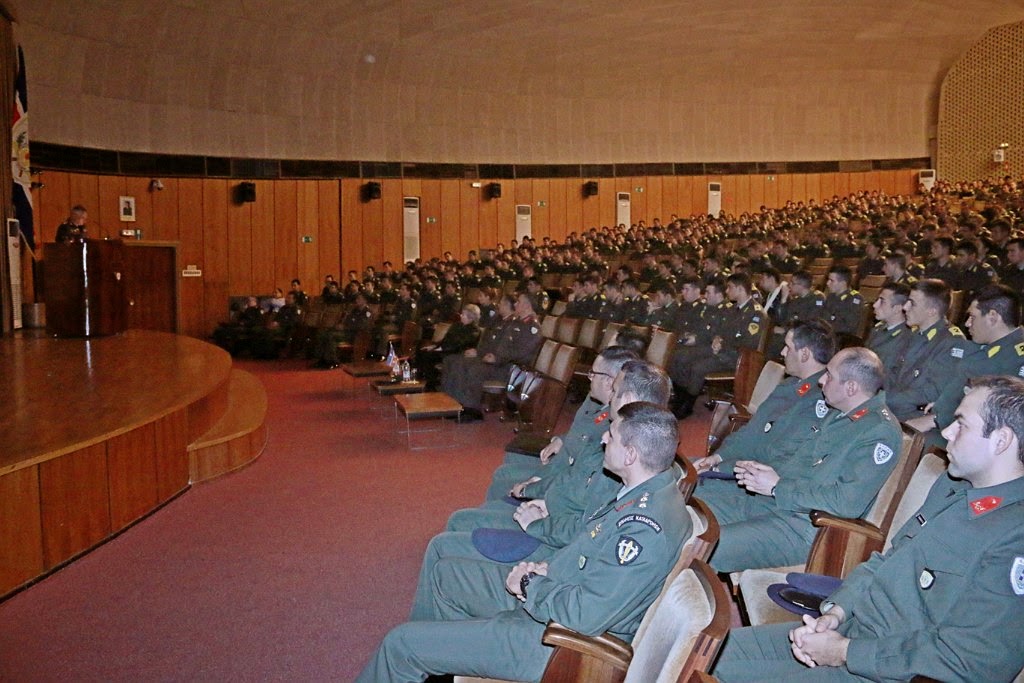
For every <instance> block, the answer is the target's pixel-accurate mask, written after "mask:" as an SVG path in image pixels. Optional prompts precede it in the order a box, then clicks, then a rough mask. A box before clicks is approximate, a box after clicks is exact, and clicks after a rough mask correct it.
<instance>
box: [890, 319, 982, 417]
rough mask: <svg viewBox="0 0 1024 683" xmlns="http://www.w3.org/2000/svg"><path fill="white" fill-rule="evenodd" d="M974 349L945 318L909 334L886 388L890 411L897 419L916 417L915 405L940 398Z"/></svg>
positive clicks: (918, 413)
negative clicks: (950, 379)
mask: <svg viewBox="0 0 1024 683" xmlns="http://www.w3.org/2000/svg"><path fill="white" fill-rule="evenodd" d="M976 348H977V345H976V344H975V343H974V342H972V341H968V340H967V339H966V338H964V334H963V332H961V331H960V330H959V328H957V327H955V326H953V325H950V324H948V323H947V322H946V320H945V318H943V319H941V320H939V322H937V323H935V324H934V325H932V326H931V327H929V328H928V329H924V330H918V331H917V332H916V333H914V334H911V335H909V337H908V338H907V340H906V341H905V342H904V346H903V353H902V355H901V356H900V358H899V360H898V361H897V371H896V373H895V374H894V376H893V378H892V381H891V382H890V383H889V384H887V385H886V387H885V388H886V395H887V396H888V399H887V403H888V405H889V408H890V409H891V410H892V412H893V414H894V415H895V416H896V417H898V418H899V419H900V420H909V419H910V418H913V417H919V416H920V415H921V412H920V411H919V410H918V407H919V406H923V405H925V404H927V403H931V402H932V401H934V400H935V399H937V398H938V397H939V394H941V393H942V390H943V389H944V388H945V387H946V385H947V384H948V383H949V378H950V376H951V375H953V374H954V373H955V372H956V368H957V367H958V366H959V365H960V363H961V362H962V361H963V359H964V357H965V356H968V355H970V354H972V353H973V352H974V350H975V349H976ZM960 398H963V397H962V396H961V397H960ZM957 402H958V403H959V398H958V399H957Z"/></svg>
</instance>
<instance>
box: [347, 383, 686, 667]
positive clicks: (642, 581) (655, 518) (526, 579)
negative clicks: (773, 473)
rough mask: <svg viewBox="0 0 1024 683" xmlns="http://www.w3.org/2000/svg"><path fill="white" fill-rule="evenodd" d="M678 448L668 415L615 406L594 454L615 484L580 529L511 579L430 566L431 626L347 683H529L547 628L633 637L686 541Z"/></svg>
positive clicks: (405, 631)
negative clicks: (449, 681)
mask: <svg viewBox="0 0 1024 683" xmlns="http://www.w3.org/2000/svg"><path fill="white" fill-rule="evenodd" d="M677 443H678V425H677V422H676V420H675V418H674V417H673V416H672V415H671V414H670V413H668V412H667V411H665V410H663V409H661V408H658V407H656V406H652V405H649V404H645V403H633V404H630V405H628V406H625V407H624V408H623V410H622V414H621V415H620V416H619V417H618V418H617V419H616V420H614V421H613V423H612V426H611V431H610V439H609V441H608V444H607V446H606V448H605V456H604V464H605V467H606V468H607V469H608V470H609V471H611V472H613V473H614V474H615V475H616V476H618V477H619V478H620V479H621V480H622V482H623V485H622V487H621V490H620V491H619V493H618V494H617V495H616V496H615V497H614V498H613V499H611V500H610V501H609V502H608V503H607V504H606V505H604V506H602V507H601V508H600V509H598V510H597V511H596V512H594V513H593V515H591V517H590V519H589V520H588V521H587V524H586V527H585V529H584V531H583V532H582V533H580V534H578V535H577V537H576V538H575V539H574V540H573V541H572V543H570V544H569V545H567V546H566V547H565V548H562V549H561V550H559V551H558V552H557V553H555V554H554V555H553V556H552V557H551V559H550V560H549V561H548V562H542V563H532V562H523V563H520V564H519V565H517V566H516V567H514V568H512V570H511V571H508V568H507V567H503V566H501V565H498V564H495V563H493V562H480V563H467V562H465V561H464V560H463V561H458V562H452V563H450V566H451V567H452V568H453V570H451V571H449V569H448V567H449V563H447V562H442V563H440V564H439V565H438V567H437V569H436V571H435V574H434V576H433V585H434V586H435V588H436V590H435V592H434V595H435V600H434V604H433V605H432V609H433V610H434V614H435V616H436V618H437V620H435V621H422V622H410V623H408V624H403V625H402V626H399V627H397V628H396V629H394V630H392V631H391V633H389V634H388V635H387V636H386V637H385V639H384V642H383V643H382V644H381V646H380V648H379V649H378V650H377V652H376V654H375V655H374V657H373V659H372V660H371V662H370V663H369V664H368V666H367V668H366V669H365V670H364V671H363V672H362V674H360V676H359V677H358V678H357V679H356V680H357V682H359V683H374V682H379V681H422V680H424V679H425V678H426V677H427V676H428V675H430V674H445V673H454V674H464V675H473V676H484V677H495V678H503V679H511V680H520V681H535V680H539V679H540V676H541V674H542V673H543V671H544V667H545V666H546V664H547V660H548V658H549V657H550V656H551V652H552V650H551V649H550V648H549V647H547V646H545V645H543V644H542V643H541V636H542V634H543V632H544V629H545V627H546V624H547V622H548V621H556V622H558V623H560V624H562V625H564V626H567V627H568V628H571V629H574V630H577V631H580V632H581V633H588V634H596V633H602V632H605V631H609V632H611V633H612V634H614V635H615V636H617V637H619V638H622V639H624V640H626V641H627V642H628V641H630V640H632V638H633V635H634V634H635V633H636V629H637V627H638V626H639V625H640V621H641V619H643V615H644V613H645V612H646V611H647V608H648V607H649V606H650V605H651V603H652V602H653V601H654V599H655V598H656V597H657V595H658V593H659V592H660V590H661V588H662V585H663V583H664V581H665V577H666V576H667V575H668V573H669V571H670V570H671V569H672V567H673V565H674V564H675V562H676V560H677V559H678V558H679V552H680V550H681V549H682V546H683V544H684V543H685V541H686V540H687V539H688V538H689V537H690V535H691V533H692V526H691V524H690V521H689V516H688V514H687V512H686V507H685V501H684V500H683V497H682V494H681V493H680V492H679V489H678V487H677V486H676V481H675V478H674V477H673V473H672V463H673V461H674V458H675V450H676V445H677ZM466 585H471V586H473V590H472V591H466V590H465V586H466Z"/></svg>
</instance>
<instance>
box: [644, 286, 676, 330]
mask: <svg viewBox="0 0 1024 683" xmlns="http://www.w3.org/2000/svg"><path fill="white" fill-rule="evenodd" d="M647 298H648V299H649V301H650V310H648V311H647V317H646V318H645V319H644V325H649V326H650V327H660V328H661V329H663V330H673V329H675V327H676V321H677V319H678V318H679V304H678V303H676V288H675V286H674V285H672V284H671V283H668V282H665V283H662V284H660V285H658V286H657V287H652V288H651V289H649V290H647Z"/></svg>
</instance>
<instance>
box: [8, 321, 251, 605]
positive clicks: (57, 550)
mask: <svg viewBox="0 0 1024 683" xmlns="http://www.w3.org/2000/svg"><path fill="white" fill-rule="evenodd" d="M0 364H2V365H0V367H3V368H4V373H3V374H2V376H0V392H2V394H0V395H3V396H5V397H7V398H8V401H9V405H8V407H7V410H5V411H4V412H3V415H2V416H0V596H2V595H4V594H6V593H9V592H10V591H12V590H13V589H15V588H17V587H19V586H21V585H23V584H24V583H26V582H28V581H31V580H33V579H34V578H36V577H38V576H40V575H42V574H45V573H46V572H48V571H50V570H51V569H53V568H54V567H57V566H59V565H61V564H63V563H65V562H67V561H68V560H70V559H72V558H74V557H75V556H77V555H79V554H81V553H82V552H85V551H87V550H89V549H90V548H92V547H94V546H95V545H97V544H98V543H101V542H102V541H103V540H105V539H107V538H109V537H110V536H111V535H112V534H115V533H117V532H118V531H120V530H122V529H124V528H125V527H126V526H128V525H129V524H131V523H132V522H134V521H136V520H138V519H139V518H140V517H142V516H144V515H145V514H147V513H149V512H151V511H152V510H154V509H155V508H156V507H158V506H159V505H161V504H162V503H164V502H166V501H168V500H169V499H170V498H172V497H173V496H175V495H176V494H178V493H180V492H181V491H183V490H185V489H186V488H187V487H188V486H189V454H188V445H189V444H190V443H191V442H192V441H194V440H195V437H194V436H192V435H193V434H202V433H204V432H206V431H207V430H208V429H209V428H210V426H211V425H213V424H215V423H216V422H217V421H218V420H219V419H220V418H221V416H222V414H223V412H224V410H225V409H226V406H227V405H228V388H229V378H230V375H231V357H230V356H229V355H228V354H227V353H225V352H224V351H222V350H221V349H218V348H217V347H215V346H212V345H210V344H206V343H204V342H201V341H199V340H196V339H191V338H188V337H179V336H176V335H173V334H166V333H160V332H144V331H137V330H131V331H128V332H126V333H124V334H122V335H118V336H115V337H105V338H99V339H88V340H86V339H54V338H51V337H47V336H43V335H38V334H32V333H28V334H21V335H15V336H12V337H7V338H4V339H0Z"/></svg>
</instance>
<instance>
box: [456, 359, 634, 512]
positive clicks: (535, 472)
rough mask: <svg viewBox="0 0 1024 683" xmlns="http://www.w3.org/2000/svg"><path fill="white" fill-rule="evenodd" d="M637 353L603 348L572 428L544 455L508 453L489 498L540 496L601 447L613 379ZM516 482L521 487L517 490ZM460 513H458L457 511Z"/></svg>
mask: <svg viewBox="0 0 1024 683" xmlns="http://www.w3.org/2000/svg"><path fill="white" fill-rule="evenodd" d="M637 357H638V356H637V354H636V353H634V352H633V351H630V350H628V349H624V348H622V347H619V346H611V347H608V348H607V349H605V350H604V351H602V352H601V353H600V354H599V355H598V357H597V358H596V359H594V364H593V366H592V367H591V370H590V377H589V379H590V391H589V393H588V394H587V398H586V399H584V401H583V403H581V404H580V407H579V409H578V410H577V411H576V415H575V417H574V418H573V421H572V424H571V425H570V426H569V431H568V432H566V433H565V434H563V435H561V436H553V437H551V442H550V443H549V444H548V445H547V446H545V447H544V449H543V450H542V451H541V453H540V458H536V457H533V456H530V455H521V454H519V453H511V452H506V453H505V462H504V464H502V466H501V467H499V468H498V469H497V470H495V472H494V476H493V477H492V478H491V486H490V488H489V489H488V491H487V500H501V499H503V498H504V497H505V496H507V495H509V493H510V492H511V493H513V494H514V495H516V496H517V497H522V498H537V497H540V496H542V495H543V492H544V490H546V486H547V485H546V484H542V483H541V482H542V480H543V479H550V478H551V477H553V476H555V475H556V474H558V473H559V472H561V471H563V470H565V469H567V468H569V467H572V466H573V464H574V463H575V462H576V460H577V459H578V458H579V457H580V456H581V455H582V454H583V453H584V452H585V451H589V450H591V449H594V448H597V449H598V450H600V443H601V436H602V435H603V434H604V433H605V432H606V431H608V404H609V402H610V401H611V397H612V381H613V380H614V379H615V375H617V374H618V372H619V370H621V369H622V365H623V364H624V363H626V361H630V360H635V359H637ZM516 484H520V486H519V487H518V488H517V489H516V490H515V491H513V490H512V487H513V486H514V485H516ZM456 514H458V513H456Z"/></svg>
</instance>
